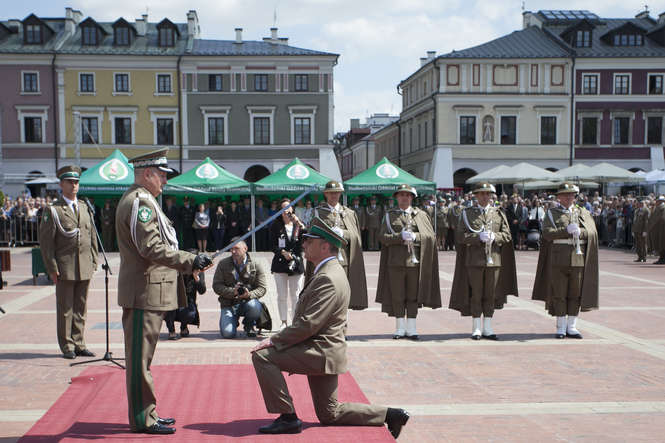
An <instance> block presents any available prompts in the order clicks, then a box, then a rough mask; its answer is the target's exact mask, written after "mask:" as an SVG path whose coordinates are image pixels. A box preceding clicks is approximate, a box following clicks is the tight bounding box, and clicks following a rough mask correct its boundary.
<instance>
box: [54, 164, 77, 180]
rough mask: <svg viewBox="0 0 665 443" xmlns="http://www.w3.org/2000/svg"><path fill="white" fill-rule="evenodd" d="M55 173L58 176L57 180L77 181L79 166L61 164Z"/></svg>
mask: <svg viewBox="0 0 665 443" xmlns="http://www.w3.org/2000/svg"><path fill="white" fill-rule="evenodd" d="M56 175H57V176H58V179H59V180H76V181H79V180H80V179H81V168H79V167H78V166H75V165H70V166H63V167H62V168H60V169H58V172H56Z"/></svg>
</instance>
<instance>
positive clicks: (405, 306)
mask: <svg viewBox="0 0 665 443" xmlns="http://www.w3.org/2000/svg"><path fill="white" fill-rule="evenodd" d="M388 274H389V278H390V292H391V296H392V300H391V301H392V305H393V312H394V313H395V317H397V318H403V317H404V314H405V313H406V316H407V317H408V318H416V317H417V316H418V288H419V284H420V266H414V267H407V266H403V267H397V266H391V267H390V268H389V269H388ZM435 277H436V276H435Z"/></svg>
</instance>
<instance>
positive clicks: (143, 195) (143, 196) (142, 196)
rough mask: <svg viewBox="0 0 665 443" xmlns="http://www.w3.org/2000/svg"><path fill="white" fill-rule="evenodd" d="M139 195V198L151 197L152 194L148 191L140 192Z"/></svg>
mask: <svg viewBox="0 0 665 443" xmlns="http://www.w3.org/2000/svg"><path fill="white" fill-rule="evenodd" d="M138 197H139V198H150V194H148V193H147V192H139V193H138Z"/></svg>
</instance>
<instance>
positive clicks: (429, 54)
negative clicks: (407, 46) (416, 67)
mask: <svg viewBox="0 0 665 443" xmlns="http://www.w3.org/2000/svg"><path fill="white" fill-rule="evenodd" d="M435 57H436V51H427V60H432V59H434V58H435Z"/></svg>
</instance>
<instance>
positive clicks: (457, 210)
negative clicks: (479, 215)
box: [448, 204, 462, 229]
mask: <svg viewBox="0 0 665 443" xmlns="http://www.w3.org/2000/svg"><path fill="white" fill-rule="evenodd" d="M461 214H462V206H460V205H459V204H457V205H453V206H450V207H449V208H448V227H449V228H451V229H457V223H458V222H459V217H460V215H461Z"/></svg>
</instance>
